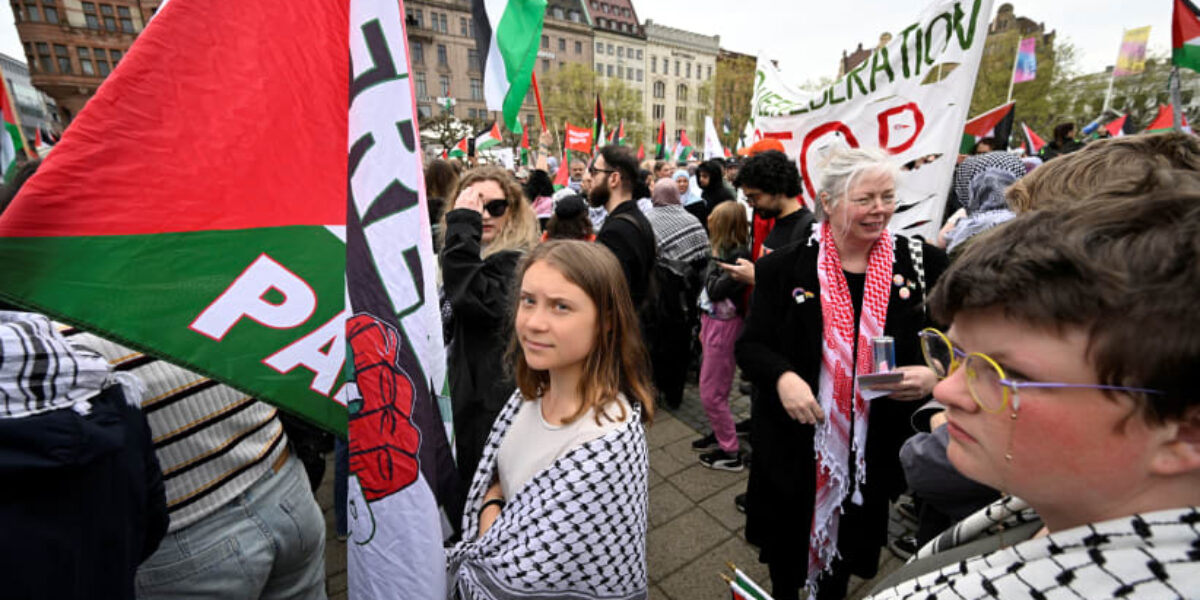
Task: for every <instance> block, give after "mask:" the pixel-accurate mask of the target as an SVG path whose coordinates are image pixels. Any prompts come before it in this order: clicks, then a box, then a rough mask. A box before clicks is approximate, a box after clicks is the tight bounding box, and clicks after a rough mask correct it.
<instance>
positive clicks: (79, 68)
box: [10, 0, 160, 123]
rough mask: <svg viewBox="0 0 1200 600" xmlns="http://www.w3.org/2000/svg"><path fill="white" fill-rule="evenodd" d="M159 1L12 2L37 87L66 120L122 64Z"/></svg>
mask: <svg viewBox="0 0 1200 600" xmlns="http://www.w3.org/2000/svg"><path fill="white" fill-rule="evenodd" d="M159 3H160V1H159V0H152V1H150V0H101V1H99V2H83V1H81V0H11V2H10V4H11V6H12V9H13V16H14V18H15V20H16V25H17V35H19V36H20V38H21V43H22V45H23V46H24V49H25V60H26V61H27V64H28V65H29V72H30V73H29V74H30V80H31V81H32V83H33V85H34V86H35V87H37V88H38V89H40V90H42V91H43V92H45V93H46V94H48V95H49V96H50V97H51V98H53V99H54V101H55V103H56V104H57V107H58V112H59V116H60V118H61V120H62V122H63V123H68V122H70V120H71V118H72V117H74V116H75V115H76V114H78V113H79V111H80V109H82V108H83V105H84V104H85V103H86V102H87V100H88V99H89V98H91V97H92V95H94V94H95V93H96V89H97V88H99V87H100V83H101V82H103V81H104V78H105V77H107V76H108V74H109V73H111V72H112V70H113V69H114V68H115V67H116V66H117V64H118V63H120V62H121V59H122V58H123V57H124V56H125V53H126V52H127V51H128V50H129V46H130V45H132V44H133V40H134V39H136V38H137V35H138V34H139V33H141V31H142V29H144V28H145V25H146V22H147V20H149V18H150V17H151V16H152V15H153V14H154V11H155V10H157V9H158V5H159Z"/></svg>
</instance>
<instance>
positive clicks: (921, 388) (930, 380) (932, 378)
mask: <svg viewBox="0 0 1200 600" xmlns="http://www.w3.org/2000/svg"><path fill="white" fill-rule="evenodd" d="M896 370H897V371H899V372H901V373H904V379H901V380H900V381H898V382H896V383H880V384H876V385H872V386H870V389H872V390H887V391H890V392H892V393H891V394H888V398H891V399H892V400H905V401H909V400H920V399H922V398H924V397H926V396H928V395H929V394H930V393H932V392H933V386H935V385H937V375H936V374H934V372H933V369H930V368H929V367H926V366H919V365H910V366H907V367H897V368H896Z"/></svg>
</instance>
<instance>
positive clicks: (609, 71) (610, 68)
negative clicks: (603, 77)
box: [605, 65, 613, 77]
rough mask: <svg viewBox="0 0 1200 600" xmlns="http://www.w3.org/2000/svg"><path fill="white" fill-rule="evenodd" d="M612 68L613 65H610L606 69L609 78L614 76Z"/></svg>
mask: <svg viewBox="0 0 1200 600" xmlns="http://www.w3.org/2000/svg"><path fill="white" fill-rule="evenodd" d="M612 67H613V66H612V65H608V66H607V67H606V68H605V71H607V72H608V76H609V77H612V76H613V69H612Z"/></svg>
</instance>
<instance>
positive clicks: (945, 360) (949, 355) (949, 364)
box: [920, 327, 1162, 413]
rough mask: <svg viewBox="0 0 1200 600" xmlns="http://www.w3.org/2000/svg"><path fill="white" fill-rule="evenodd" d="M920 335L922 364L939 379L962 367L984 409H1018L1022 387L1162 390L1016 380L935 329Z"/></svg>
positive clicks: (969, 387)
mask: <svg viewBox="0 0 1200 600" xmlns="http://www.w3.org/2000/svg"><path fill="white" fill-rule="evenodd" d="M920 336H921V351H922V352H923V353H924V354H925V364H926V365H928V366H929V368H930V369H933V372H934V373H936V374H937V376H938V379H945V378H947V377H949V376H950V374H951V373H954V371H956V370H957V369H958V368H959V367H960V366H961V367H962V368H963V370H964V374H965V375H966V377H967V391H968V392H970V394H971V399H973V400H974V401H975V403H976V404H978V405H979V408H981V409H982V410H984V411H985V412H990V413H998V412H1002V411H1003V410H1004V409H1005V407H1007V406H1008V404H1009V402H1012V407H1013V410H1017V409H1019V408H1020V404H1021V398H1020V394H1019V393H1018V391H1019V390H1020V389H1021V388H1085V389H1094V390H1112V391H1118V392H1131V393H1143V394H1161V393H1162V392H1160V391H1158V390H1151V389H1146V388H1137V387H1124V386H1117V385H1100V384H1089V383H1051V382H1035V381H1015V380H1013V379H1009V378H1008V376H1007V375H1005V373H1004V368H1003V367H1001V366H1000V363H997V362H996V361H995V360H994V359H993V358H992V357H990V356H988V355H986V354H983V353H982V352H972V353H970V354H967V353H965V352H963V351H962V350H959V349H958V348H955V347H954V344H952V343H950V338H948V337H946V334H944V333H942V332H941V331H938V330H937V329H933V328H932V327H931V328H928V329H925V330H923V331H922V332H921V334H920Z"/></svg>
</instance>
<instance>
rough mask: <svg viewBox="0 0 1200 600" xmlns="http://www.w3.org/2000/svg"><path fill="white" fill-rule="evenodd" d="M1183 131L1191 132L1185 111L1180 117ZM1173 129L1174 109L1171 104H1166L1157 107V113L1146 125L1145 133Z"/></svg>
mask: <svg viewBox="0 0 1200 600" xmlns="http://www.w3.org/2000/svg"><path fill="white" fill-rule="evenodd" d="M1180 123H1181V126H1182V129H1183V131H1186V132H1187V133H1191V132H1192V128H1191V127H1188V120H1187V114H1186V113H1185V114H1184V115H1183V116H1182V118H1181V119H1180ZM1174 129H1175V111H1174V108H1173V107H1172V105H1170V104H1167V105H1163V106H1159V107H1158V115H1156V116H1155V117H1154V120H1153V121H1151V122H1150V125H1149V126H1147V127H1146V131H1145V133H1162V132H1164V131H1174Z"/></svg>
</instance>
